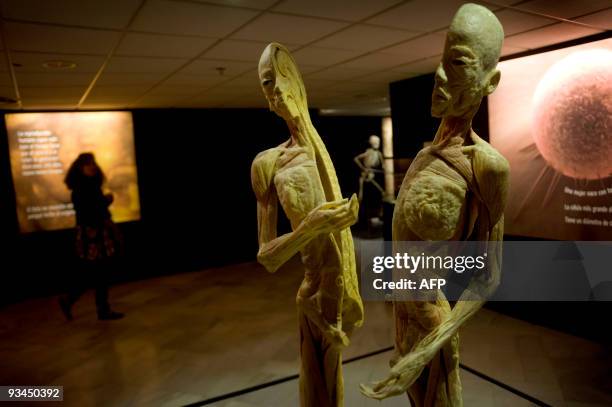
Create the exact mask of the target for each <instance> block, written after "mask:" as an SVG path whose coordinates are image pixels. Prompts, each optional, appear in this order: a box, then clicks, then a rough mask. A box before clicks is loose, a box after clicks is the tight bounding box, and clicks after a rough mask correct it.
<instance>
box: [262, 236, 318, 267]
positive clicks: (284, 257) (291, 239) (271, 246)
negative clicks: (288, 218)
mask: <svg viewBox="0 0 612 407" xmlns="http://www.w3.org/2000/svg"><path fill="white" fill-rule="evenodd" d="M315 236H316V234H314V233H312V232H310V233H309V232H307V230H306V228H305V227H304V226H303V224H301V225H300V226H298V228H297V229H296V230H294V231H293V232H290V233H287V234H284V235H282V236H279V237H277V238H275V239H273V240H271V241H269V242H267V243H264V244H262V245H260V247H259V252H258V253H257V261H258V262H259V263H260V264H261V265H263V266H264V267H265V268H266V270H268V271H269V272H270V273H274V272H275V271H276V270H278V269H279V268H280V267H281V266H282V265H283V264H285V263H286V262H287V261H289V259H291V258H292V257H293V256H295V255H296V254H297V253H298V252H299V251H300V250H302V249H303V248H304V247H305V246H306V245H307V244H308V243H309V242H310V241H311V240H312V239H313V238H314V237H315Z"/></svg>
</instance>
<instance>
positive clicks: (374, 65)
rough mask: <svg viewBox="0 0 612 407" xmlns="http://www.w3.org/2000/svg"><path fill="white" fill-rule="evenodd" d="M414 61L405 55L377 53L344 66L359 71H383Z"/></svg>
mask: <svg viewBox="0 0 612 407" xmlns="http://www.w3.org/2000/svg"><path fill="white" fill-rule="evenodd" d="M413 59H414V58H410V57H406V56H405V55H397V54H384V53H382V52H375V53H373V54H369V55H366V56H364V57H361V58H357V59H355V60H353V61H350V62H347V63H345V64H343V66H346V67H349V68H358V69H371V70H383V69H387V68H390V67H393V66H398V65H401V64H405V63H408V62H410V61H412V60H413Z"/></svg>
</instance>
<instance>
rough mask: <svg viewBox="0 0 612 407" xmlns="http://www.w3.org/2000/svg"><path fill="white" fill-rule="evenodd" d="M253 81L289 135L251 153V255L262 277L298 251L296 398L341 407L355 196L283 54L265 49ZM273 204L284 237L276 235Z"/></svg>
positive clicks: (353, 278) (355, 311) (352, 283)
mask: <svg viewBox="0 0 612 407" xmlns="http://www.w3.org/2000/svg"><path fill="white" fill-rule="evenodd" d="M259 78H260V80H261V86H262V89H263V92H264V94H265V96H266V98H267V99H268V102H269V104H270V110H272V111H274V112H275V113H276V114H278V115H279V116H280V117H282V118H283V119H284V120H285V121H286V123H287V126H288V127H289V132H290V135H291V137H290V138H289V140H287V141H286V142H285V143H283V144H281V145H280V146H278V147H275V148H272V149H269V150H266V151H263V152H261V153H260V154H258V155H257V157H256V158H255V160H254V161H253V165H252V168H251V181H252V184H253V190H254V191H255V195H256V197H257V219H258V225H259V253H258V255H257V260H258V261H259V262H260V263H261V264H262V265H264V266H265V267H266V269H267V270H268V271H270V272H275V271H276V270H277V269H278V268H279V267H280V266H282V265H283V264H284V263H285V262H287V261H288V260H289V259H290V258H292V257H293V256H294V255H295V254H297V253H300V255H301V259H302V263H303V264H304V268H305V275H304V280H303V281H302V284H301V286H300V288H299V290H298V293H297V298H296V302H297V305H298V314H299V323H300V338H301V339H300V340H301V343H300V355H301V370H300V400H301V405H302V406H304V407H315V406H316V407H328V406H329V407H338V406H342V405H343V396H344V389H343V382H342V355H341V349H342V347H343V346H347V345H348V343H349V339H348V336H349V335H350V333H351V332H352V330H353V329H354V328H355V327H358V326H361V324H362V322H363V305H362V302H361V298H360V297H359V291H358V287H357V275H356V272H355V252H354V247H353V240H352V236H351V232H350V229H349V226H350V225H352V224H354V223H355V222H356V220H357V212H358V207H359V204H358V202H357V198H356V197H355V195H353V196H352V197H351V199H343V198H342V196H341V192H340V187H339V184H338V179H337V177H336V173H335V170H334V167H333V164H332V162H331V159H330V157H329V154H328V153H327V150H326V149H325V146H324V145H323V142H322V140H321V138H320V137H319V135H318V133H317V131H316V130H315V128H314V126H313V125H312V122H311V120H310V115H309V113H308V105H307V101H306V91H305V88H304V83H303V82H302V78H301V75H300V73H299V70H298V68H297V65H296V63H295V61H294V60H293V57H292V56H291V54H290V53H289V51H288V50H287V49H286V48H285V47H284V46H282V45H280V44H277V43H271V44H269V45H268V46H267V47H266V48H265V50H264V51H263V53H262V55H261V58H260V61H259ZM278 202H280V204H281V206H282V208H283V210H284V212H285V214H286V215H287V218H288V219H289V221H290V223H291V228H292V232H290V233H287V234H285V235H282V236H277V211H278V209H277V206H278Z"/></svg>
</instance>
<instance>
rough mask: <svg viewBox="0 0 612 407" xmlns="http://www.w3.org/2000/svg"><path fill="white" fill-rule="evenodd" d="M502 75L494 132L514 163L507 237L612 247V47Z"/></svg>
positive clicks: (570, 50) (538, 59)
mask: <svg viewBox="0 0 612 407" xmlns="http://www.w3.org/2000/svg"><path fill="white" fill-rule="evenodd" d="M498 67H499V69H500V70H501V72H502V75H501V82H500V84H499V87H498V89H497V90H496V91H495V92H494V93H493V94H492V95H491V96H489V102H488V103H489V130H490V141H491V144H492V145H493V146H494V147H495V148H497V149H498V150H499V151H500V152H501V153H502V154H503V155H504V156H505V157H506V158H507V159H508V161H509V162H510V169H511V171H510V192H509V199H508V206H507V208H506V217H505V224H506V226H505V231H506V233H508V234H511V235H519V236H530V237H539V238H549V239H560V240H612V39H610V38H608V39H604V40H599V41H594V42H589V43H585V44H581V45H576V46H572V47H567V48H563V49H558V50H554V51H549V52H545V53H540V54H535V55H530V56H526V57H521V58H516V59H510V60H507V61H504V62H501V63H500V64H499V66H498Z"/></svg>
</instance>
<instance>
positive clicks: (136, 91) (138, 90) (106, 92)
mask: <svg viewBox="0 0 612 407" xmlns="http://www.w3.org/2000/svg"><path fill="white" fill-rule="evenodd" d="M149 88H150V87H149V86H147V85H135V86H131V85H128V86H95V87H94V88H93V89H92V90H91V92H90V93H89V95H88V96H87V99H86V102H87V103H90V102H91V101H93V100H96V99H97V100H101V99H108V98H115V99H118V98H124V99H126V100H127V99H129V98H134V97H138V96H140V95H142V94H143V93H145V92H146V91H147V90H148V89H149ZM126 103H127V102H126Z"/></svg>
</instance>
